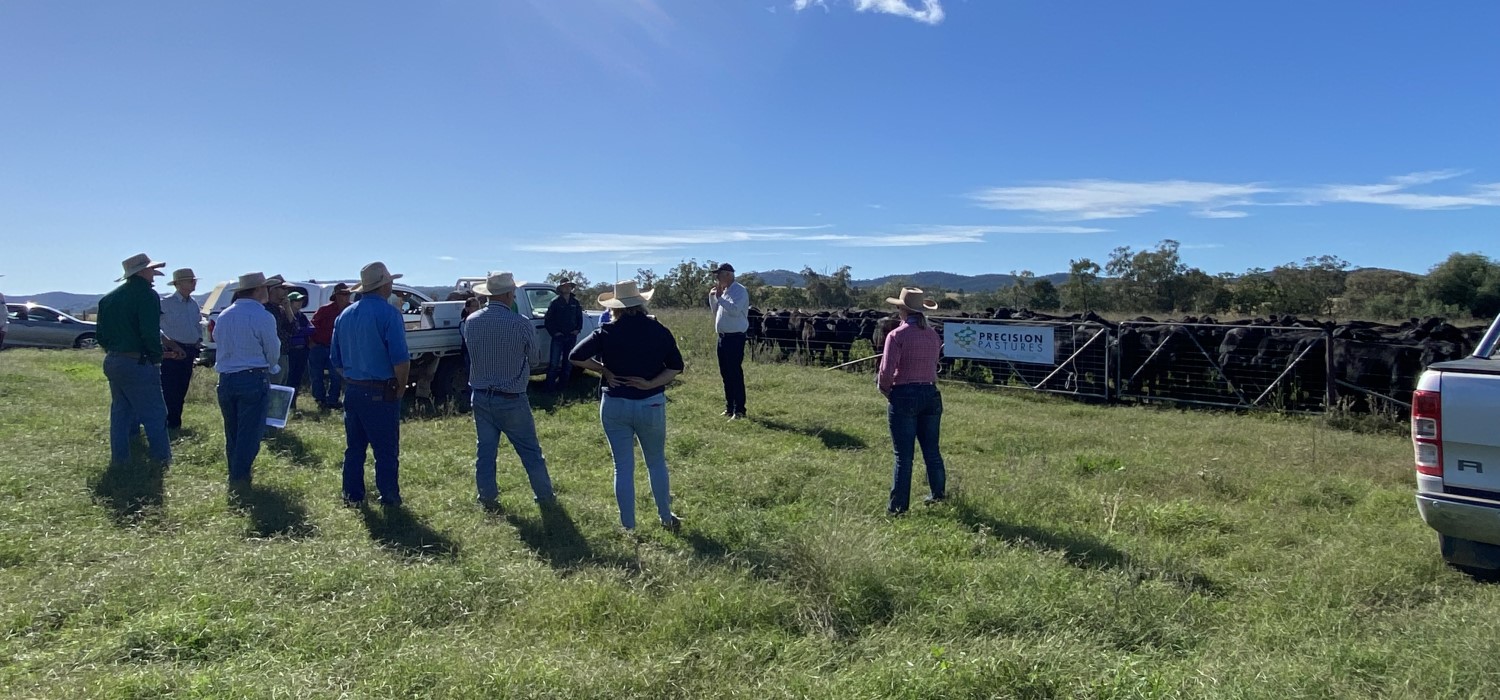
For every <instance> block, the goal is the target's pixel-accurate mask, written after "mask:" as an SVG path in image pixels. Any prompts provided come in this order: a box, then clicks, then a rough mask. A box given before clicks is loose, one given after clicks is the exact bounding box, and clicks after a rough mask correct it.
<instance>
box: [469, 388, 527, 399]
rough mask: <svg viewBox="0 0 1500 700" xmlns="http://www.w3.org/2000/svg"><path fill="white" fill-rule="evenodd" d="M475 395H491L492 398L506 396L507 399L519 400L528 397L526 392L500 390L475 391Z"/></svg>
mask: <svg viewBox="0 0 1500 700" xmlns="http://www.w3.org/2000/svg"><path fill="white" fill-rule="evenodd" d="M474 392H475V393H479V394H489V395H490V396H504V397H505V398H507V399H519V398H521V397H522V396H525V395H526V392H524V391H520V392H517V391H501V390H499V389H475V390H474Z"/></svg>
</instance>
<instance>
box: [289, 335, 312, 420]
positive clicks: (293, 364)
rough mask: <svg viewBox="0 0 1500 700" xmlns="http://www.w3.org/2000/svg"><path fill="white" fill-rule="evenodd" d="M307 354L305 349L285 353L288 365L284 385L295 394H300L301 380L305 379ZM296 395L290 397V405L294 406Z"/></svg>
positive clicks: (294, 349)
mask: <svg viewBox="0 0 1500 700" xmlns="http://www.w3.org/2000/svg"><path fill="white" fill-rule="evenodd" d="M307 353H308V350H307V348H305V347H301V348H292V349H290V350H287V352H286V361H287V364H288V365H289V366H288V367H287V370H286V385H287V386H289V387H291V388H293V389H295V390H296V391H297V394H301V393H302V380H304V379H306V378H307ZM297 394H293V395H292V405H294V406H295V405H296V398H297Z"/></svg>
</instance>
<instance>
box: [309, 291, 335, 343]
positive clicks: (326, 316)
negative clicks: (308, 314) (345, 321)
mask: <svg viewBox="0 0 1500 700" xmlns="http://www.w3.org/2000/svg"><path fill="white" fill-rule="evenodd" d="M340 311H343V309H340V308H339V305H338V302H333V301H330V302H328V303H327V304H324V305H322V306H320V307H318V311H317V313H314V314H313V317H312V325H313V332H312V344H313V345H323V346H328V345H333V322H334V320H335V319H337V318H338V317H339V312H340Z"/></svg>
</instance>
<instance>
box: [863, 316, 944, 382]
mask: <svg viewBox="0 0 1500 700" xmlns="http://www.w3.org/2000/svg"><path fill="white" fill-rule="evenodd" d="M942 354H943V338H942V336H940V335H938V333H937V331H935V330H933V329H931V328H923V327H921V326H919V325H917V317H916V316H908V317H907V318H906V322H905V323H902V324H901V325H900V326H897V327H896V330H893V331H891V333H890V335H887V336H886V337H885V353H884V354H883V355H881V357H880V374H879V379H878V382H879V384H880V391H881V392H882V393H885V392H889V391H890V390H891V387H894V386H897V385H900V384H935V383H937V369H938V358H940V357H942Z"/></svg>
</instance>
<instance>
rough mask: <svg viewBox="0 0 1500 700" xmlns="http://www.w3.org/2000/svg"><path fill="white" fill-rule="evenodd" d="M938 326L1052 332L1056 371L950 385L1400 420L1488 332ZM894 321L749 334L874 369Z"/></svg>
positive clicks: (1097, 320) (979, 368)
mask: <svg viewBox="0 0 1500 700" xmlns="http://www.w3.org/2000/svg"><path fill="white" fill-rule="evenodd" d="M940 313H942V312H940ZM931 320H932V322H933V325H934V326H936V327H938V329H939V332H941V327H942V325H943V324H944V323H945V322H964V323H1003V324H1009V325H1023V326H1036V327H1049V328H1051V329H1052V333H1053V338H1054V347H1055V360H1054V363H1053V364H1052V365H1040V364H1027V363H1021V362H1007V361H995V360H970V359H960V358H953V357H948V358H945V359H944V361H943V362H944V367H943V372H944V374H945V375H946V376H947V378H949V379H957V380H963V381H969V382H978V383H986V384H999V385H1006V386H1015V387H1022V388H1029V389H1034V390H1038V391H1047V392H1054V393H1064V394H1070V395H1075V396H1078V397H1082V398H1092V399H1096V400H1106V401H1118V400H1133V401H1171V402H1175V403H1185V404H1205V405H1215V406H1228V407H1238V408H1250V407H1266V408H1276V409H1282V410H1294V411H1324V410H1328V409H1329V408H1331V407H1335V406H1336V407H1339V408H1341V409H1344V410H1352V411H1388V412H1398V411H1401V410H1403V409H1404V407H1405V406H1407V405H1409V403H1410V400H1411V393H1412V390H1413V388H1414V385H1415V382H1416V378H1417V376H1418V375H1420V374H1421V372H1422V369H1423V368H1425V367H1426V366H1427V365H1430V364H1432V363H1434V362H1442V361H1444V360H1451V359H1458V358H1460V357H1464V356H1466V355H1468V354H1469V353H1470V352H1472V350H1473V348H1474V347H1475V346H1476V345H1477V344H1478V342H1479V339H1480V338H1481V337H1482V336H1483V334H1484V331H1485V326H1482V325H1474V326H1467V327H1459V326H1455V325H1453V324H1451V323H1449V322H1447V321H1446V320H1444V319H1442V318H1436V317H1431V318H1425V319H1416V318H1413V319H1410V320H1408V321H1406V322H1404V323H1401V324H1386V323H1378V322H1374V321H1343V322H1332V321H1318V320H1313V319H1305V318H1297V317H1294V316H1289V315H1288V316H1276V315H1272V316H1270V317H1268V318H1255V319H1245V320H1235V321H1225V322H1220V321H1217V320H1215V319H1213V318H1211V317H1201V318H1200V317H1193V316H1186V317H1183V318H1181V319H1167V320H1160V321H1159V320H1156V319H1153V318H1149V317H1144V316H1142V317H1138V318H1135V319H1131V320H1129V321H1122V322H1114V321H1110V320H1107V319H1105V318H1103V317H1100V316H1098V315H1097V314H1094V313H1086V314H1073V315H1069V316H1056V315H1050V314H1044V313H1037V312H1033V311H1029V310H1024V309H1022V310H1015V309H1008V308H1001V309H987V310H985V311H983V312H973V313H970V312H964V313H957V312H950V313H946V314H944V315H942V316H934V317H933V318H932V319H931ZM895 324H896V321H895V317H894V316H892V315H891V314H890V313H888V312H886V311H883V310H871V309H859V310H856V309H846V310H842V311H818V312H805V311H800V310H768V311H761V310H759V309H752V310H751V312H750V330H749V336H750V339H751V341H752V343H753V344H754V346H755V347H756V348H757V354H758V355H759V356H760V357H761V358H763V359H765V358H769V359H773V360H775V359H790V358H797V359H801V360H804V361H812V362H818V363H825V364H828V365H840V364H845V363H850V362H853V363H854V367H855V368H868V367H870V366H872V365H873V364H874V363H873V362H870V363H859V362H858V360H860V359H865V358H870V357H872V356H874V355H878V354H879V352H880V350H881V347H882V345H883V341H884V339H885V335H886V334H887V333H889V332H890V330H891V329H892V328H894V327H895ZM861 341H863V342H864V343H866V344H867V347H866V346H865V345H861ZM856 350H859V351H860V352H854V351H856Z"/></svg>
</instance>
